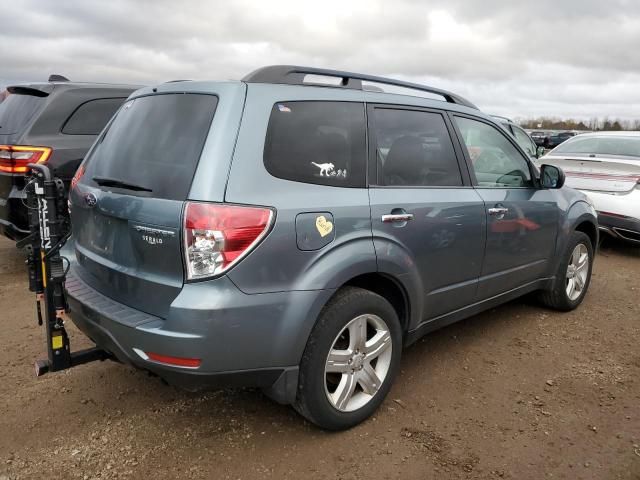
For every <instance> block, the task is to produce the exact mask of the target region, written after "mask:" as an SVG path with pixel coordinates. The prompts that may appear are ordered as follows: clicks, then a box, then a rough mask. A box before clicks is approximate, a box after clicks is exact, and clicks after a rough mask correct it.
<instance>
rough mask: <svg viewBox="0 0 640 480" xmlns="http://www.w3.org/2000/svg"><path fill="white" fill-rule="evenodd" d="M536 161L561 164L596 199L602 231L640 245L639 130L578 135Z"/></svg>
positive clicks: (571, 180) (571, 181) (570, 182)
mask: <svg viewBox="0 0 640 480" xmlns="http://www.w3.org/2000/svg"><path fill="white" fill-rule="evenodd" d="M535 162H536V163H537V164H538V165H542V164H545V163H546V164H549V165H555V166H558V167H560V168H562V170H563V171H564V172H565V174H566V183H567V185H569V186H571V187H573V188H576V189H578V190H582V191H583V192H584V193H586V194H587V195H588V197H589V198H590V199H591V201H592V202H593V204H594V206H595V209H596V210H597V211H598V222H599V224H600V229H601V230H602V231H605V232H607V233H609V234H611V235H613V236H614V237H617V238H621V239H624V240H627V241H629V242H633V243H636V244H638V245H640V132H596V133H586V134H582V135H578V136H576V137H573V138H570V139H569V140H567V141H566V142H564V143H563V144H562V145H559V146H558V147H556V148H555V149H553V150H552V151H551V152H549V153H548V154H547V155H545V156H544V157H542V158H540V159H539V160H536V161H535Z"/></svg>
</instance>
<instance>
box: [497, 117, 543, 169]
mask: <svg viewBox="0 0 640 480" xmlns="http://www.w3.org/2000/svg"><path fill="white" fill-rule="evenodd" d="M491 117H493V119H494V120H495V121H497V122H498V123H499V124H500V125H502V127H504V129H505V130H506V131H507V132H509V134H511V135H512V136H513V138H515V139H516V142H517V143H518V145H520V147H521V148H522V149H523V150H524V151H525V152H526V153H527V155H529V156H530V157H531V158H538V157H539V156H540V155H542V150H538V145H537V144H536V143H535V142H534V141H533V139H532V138H531V137H530V136H529V134H528V133H527V132H525V131H524V130H523V129H522V128H520V127H519V126H518V125H516V123H515V122H514V121H513V120H511V119H510V118H507V117H501V116H498V115H491Z"/></svg>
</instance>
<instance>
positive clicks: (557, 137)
mask: <svg viewBox="0 0 640 480" xmlns="http://www.w3.org/2000/svg"><path fill="white" fill-rule="evenodd" d="M575 136H576V134H575V132H559V133H554V134H552V135H549V136H548V137H546V138H545V139H544V142H543V144H542V146H543V147H544V148H556V147H557V146H558V145H560V144H561V143H562V142H566V141H567V140H569V139H570V138H571V137H575Z"/></svg>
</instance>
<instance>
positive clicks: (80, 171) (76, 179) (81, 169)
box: [71, 163, 84, 189]
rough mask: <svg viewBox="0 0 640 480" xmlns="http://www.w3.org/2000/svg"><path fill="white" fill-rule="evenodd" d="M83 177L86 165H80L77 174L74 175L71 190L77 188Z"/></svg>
mask: <svg viewBox="0 0 640 480" xmlns="http://www.w3.org/2000/svg"><path fill="white" fill-rule="evenodd" d="M82 175H84V163H81V164H80V166H79V167H78V169H77V170H76V173H75V174H74V175H73V178H72V179H71V188H72V189H73V188H75V187H76V185H77V184H78V182H79V181H80V179H81V178H82Z"/></svg>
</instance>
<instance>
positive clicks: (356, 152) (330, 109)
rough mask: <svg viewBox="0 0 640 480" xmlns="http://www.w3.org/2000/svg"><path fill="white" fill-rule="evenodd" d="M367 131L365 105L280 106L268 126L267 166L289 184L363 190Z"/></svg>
mask: <svg viewBox="0 0 640 480" xmlns="http://www.w3.org/2000/svg"><path fill="white" fill-rule="evenodd" d="M365 128H366V127H365V114H364V104H362V103H352V102H324V101H301V102H279V103H276V104H275V105H274V106H273V109H272V110H271V117H270V118H269V126H268V127H267V137H266V140H265V146H264V164H265V167H266V169H267V171H268V172H269V173H270V174H271V175H273V176H275V177H279V178H284V179H286V180H293V181H296V182H304V183H316V184H319V185H332V186H336V187H364V186H365V178H366V173H365V167H366V151H367V150H366V130H365Z"/></svg>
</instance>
